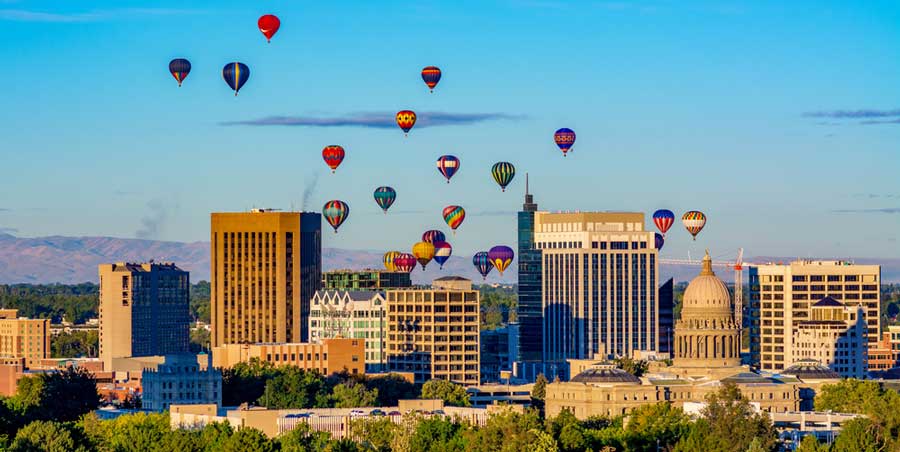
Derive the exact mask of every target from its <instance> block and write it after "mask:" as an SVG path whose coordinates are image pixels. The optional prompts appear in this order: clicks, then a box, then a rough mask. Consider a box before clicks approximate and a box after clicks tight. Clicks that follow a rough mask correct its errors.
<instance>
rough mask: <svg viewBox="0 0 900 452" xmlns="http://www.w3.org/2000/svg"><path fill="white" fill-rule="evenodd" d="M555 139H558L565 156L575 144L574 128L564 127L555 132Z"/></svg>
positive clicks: (557, 141)
mask: <svg viewBox="0 0 900 452" xmlns="http://www.w3.org/2000/svg"><path fill="white" fill-rule="evenodd" d="M553 141H556V145H557V146H559V150H561V151H562V153H563V157H565V156H566V153H567V152H569V149H570V148H571V147H572V145H573V144H575V132H574V131H572V129H567V128H565V127H563V128H562V129H559V130H557V131H556V133H554V134H553Z"/></svg>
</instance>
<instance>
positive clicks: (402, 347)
mask: <svg viewBox="0 0 900 452" xmlns="http://www.w3.org/2000/svg"><path fill="white" fill-rule="evenodd" d="M385 296H386V298H387V311H388V314H387V315H388V322H387V323H388V333H387V335H388V338H387V355H388V356H387V363H388V370H389V371H396V372H412V373H413V374H414V375H415V381H416V382H417V383H422V382H425V381H428V380H431V379H442V380H449V381H452V382H454V383H460V384H465V385H477V384H479V382H480V381H481V346H480V342H481V338H480V335H479V329H480V322H481V320H480V306H481V295H480V293H479V292H478V291H477V290H474V289H472V281H469V280H468V279H465V278H460V277H455V276H449V277H444V278H438V279H436V280H434V282H433V283H432V287H431V288H430V289H395V290H388V291H387V292H385Z"/></svg>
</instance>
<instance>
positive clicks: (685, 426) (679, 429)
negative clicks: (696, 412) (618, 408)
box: [625, 402, 691, 452]
mask: <svg viewBox="0 0 900 452" xmlns="http://www.w3.org/2000/svg"><path fill="white" fill-rule="evenodd" d="M690 427H691V418H690V416H688V415H687V414H685V413H684V411H682V410H681V408H676V407H674V406H672V404H670V403H667V402H661V403H657V404H653V405H644V406H641V407H639V408H637V409H635V410H634V411H632V412H631V414H630V416H629V418H628V424H627V426H626V427H625V432H626V438H627V439H626V441H627V443H628V448H629V450H635V451H645V452H652V451H655V450H657V449H656V447H657V441H658V444H659V446H660V447H666V448H668V447H672V446H674V445H675V443H677V442H678V439H679V438H681V437H682V436H683V435H685V434H686V433H687V432H688V431H689V430H690Z"/></svg>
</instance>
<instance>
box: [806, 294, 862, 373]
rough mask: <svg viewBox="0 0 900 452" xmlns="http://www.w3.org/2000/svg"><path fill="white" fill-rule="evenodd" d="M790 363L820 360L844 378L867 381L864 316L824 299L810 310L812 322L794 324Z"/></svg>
mask: <svg viewBox="0 0 900 452" xmlns="http://www.w3.org/2000/svg"><path fill="white" fill-rule="evenodd" d="M793 339H794V346H793V347H792V356H791V363H792V364H793V363H799V362H804V361H817V362H819V363H820V364H822V365H824V366H826V367H828V368H830V369H831V370H833V371H835V372H837V373H839V374H840V375H841V376H842V377H844V378H866V376H867V370H866V349H867V348H868V347H867V343H868V340H867V338H866V323H865V314H863V310H862V308H860V307H859V306H855V307H850V306H847V305H845V304H844V303H841V302H840V301H838V300H835V299H834V298H831V297H825V298H823V299H821V300H819V301H817V302H815V303H813V304H812V306H810V308H809V319H807V320H799V321H797V322H795V323H794V329H793Z"/></svg>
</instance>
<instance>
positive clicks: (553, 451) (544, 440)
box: [531, 430, 559, 452]
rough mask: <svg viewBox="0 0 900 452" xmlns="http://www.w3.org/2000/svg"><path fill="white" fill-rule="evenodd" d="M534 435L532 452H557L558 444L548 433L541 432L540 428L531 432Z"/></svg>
mask: <svg viewBox="0 0 900 452" xmlns="http://www.w3.org/2000/svg"><path fill="white" fill-rule="evenodd" d="M531 433H532V434H534V436H535V437H536V441H535V442H534V445H533V446H532V448H531V451H532V452H558V451H559V446H557V444H556V440H555V439H553V437H552V436H550V434H549V433H545V432H542V431H540V430H535V431H532V432H531Z"/></svg>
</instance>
